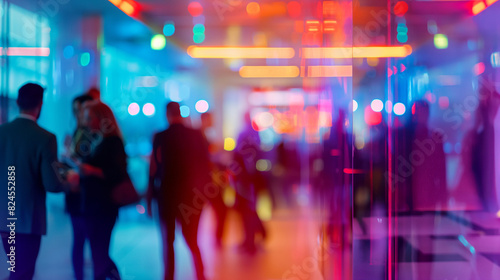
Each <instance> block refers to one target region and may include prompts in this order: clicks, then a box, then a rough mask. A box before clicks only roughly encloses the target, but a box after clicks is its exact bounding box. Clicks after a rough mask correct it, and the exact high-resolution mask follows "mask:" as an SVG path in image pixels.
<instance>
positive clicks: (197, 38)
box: [193, 34, 205, 44]
mask: <svg viewBox="0 0 500 280" xmlns="http://www.w3.org/2000/svg"><path fill="white" fill-rule="evenodd" d="M203 41H205V34H194V35H193V42H195V43H196V44H201V43H203Z"/></svg>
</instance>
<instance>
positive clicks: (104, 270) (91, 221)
mask: <svg viewBox="0 0 500 280" xmlns="http://www.w3.org/2000/svg"><path fill="white" fill-rule="evenodd" d="M115 222H116V217H114V216H109V217H107V216H100V217H88V218H86V219H85V224H86V229H87V235H88V238H89V242H90V249H91V251H92V262H93V264H94V280H106V279H112V280H118V279H120V274H119V272H118V268H117V267H116V265H115V263H114V262H113V260H111V258H110V257H109V245H110V243H111V232H112V231H113V227H114V225H115Z"/></svg>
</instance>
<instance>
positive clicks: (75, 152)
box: [65, 94, 93, 280]
mask: <svg viewBox="0 0 500 280" xmlns="http://www.w3.org/2000/svg"><path fill="white" fill-rule="evenodd" d="M92 100H93V99H92V97H91V96H90V95H88V94H83V95H80V96H77V97H76V98H75V99H73V103H72V107H73V115H74V117H75V119H76V128H75V131H74V132H73V136H72V137H70V138H69V143H68V144H69V147H67V151H66V160H65V162H66V163H67V164H68V165H69V166H78V164H79V163H81V161H82V159H83V157H84V156H86V155H88V153H89V152H90V143H91V139H90V138H89V135H90V134H89V130H88V129H87V128H86V127H85V126H83V118H82V117H83V114H82V113H83V106H85V104H86V103H87V102H90V101H92ZM81 200H82V196H81V193H80V192H77V193H67V194H66V197H65V202H66V212H68V213H69V215H70V217H71V226H72V227H73V247H72V253H71V257H72V263H73V271H74V274H75V279H76V280H83V260H84V245H85V240H86V239H87V236H86V233H85V221H84V219H83V215H82V214H83V213H82V202H81Z"/></svg>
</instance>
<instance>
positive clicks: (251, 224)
mask: <svg viewBox="0 0 500 280" xmlns="http://www.w3.org/2000/svg"><path fill="white" fill-rule="evenodd" d="M245 123H246V125H245V127H244V128H243V131H242V132H241V133H240V135H239V137H238V142H237V146H236V148H235V152H234V162H235V163H236V164H235V167H236V168H234V167H233V168H232V170H231V172H232V177H233V180H234V183H235V189H236V199H235V205H234V207H235V209H236V210H237V211H238V212H239V213H240V215H241V218H242V222H243V228H244V232H245V237H244V240H243V242H242V243H241V244H240V247H239V248H240V250H242V251H244V252H248V253H254V252H255V251H256V250H257V247H256V243H255V242H256V240H255V238H256V236H257V234H260V235H261V237H262V239H263V240H264V239H266V237H267V232H266V230H265V228H264V225H263V223H262V221H261V219H260V218H259V216H258V215H257V209H256V206H257V195H258V193H259V191H261V190H263V189H265V188H266V180H265V178H264V176H263V175H262V173H261V172H260V171H259V170H257V168H256V166H257V160H258V159H259V156H260V138H259V134H258V132H257V131H256V130H255V129H253V127H252V123H251V119H250V114H249V113H247V114H245Z"/></svg>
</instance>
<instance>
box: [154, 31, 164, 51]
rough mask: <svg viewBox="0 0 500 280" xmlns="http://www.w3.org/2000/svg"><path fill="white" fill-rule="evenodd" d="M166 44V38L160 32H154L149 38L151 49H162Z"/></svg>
mask: <svg viewBox="0 0 500 280" xmlns="http://www.w3.org/2000/svg"><path fill="white" fill-rule="evenodd" d="M166 45H167V39H165V36H163V35H162V34H156V35H154V36H153V37H152V38H151V49H153V50H156V51H159V50H163V49H164V48H165V46H166Z"/></svg>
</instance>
